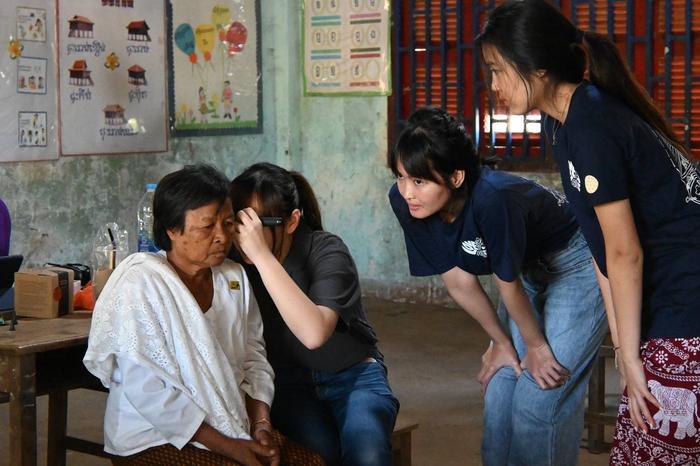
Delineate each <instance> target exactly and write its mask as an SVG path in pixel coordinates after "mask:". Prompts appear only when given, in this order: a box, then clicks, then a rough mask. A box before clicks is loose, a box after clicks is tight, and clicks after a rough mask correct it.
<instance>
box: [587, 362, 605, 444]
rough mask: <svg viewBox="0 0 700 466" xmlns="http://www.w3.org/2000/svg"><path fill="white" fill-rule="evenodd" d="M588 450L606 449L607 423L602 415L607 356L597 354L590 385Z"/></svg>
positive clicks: (603, 411) (603, 410)
mask: <svg viewBox="0 0 700 466" xmlns="http://www.w3.org/2000/svg"><path fill="white" fill-rule="evenodd" d="M588 412H589V413H590V417H589V420H588V451H589V452H591V453H602V452H603V451H605V441H604V435H605V424H604V423H603V421H602V419H601V416H602V415H603V414H604V413H605V358H604V357H601V356H596V360H595V362H594V363H593V372H592V374H591V381H590V382H589V385H588Z"/></svg>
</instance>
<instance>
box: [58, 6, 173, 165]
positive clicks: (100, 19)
mask: <svg viewBox="0 0 700 466" xmlns="http://www.w3.org/2000/svg"><path fill="white" fill-rule="evenodd" d="M58 7H59V8H58V11H59V16H58V28H57V31H58V44H59V47H58V49H59V52H58V75H59V105H60V110H59V111H60V122H61V135H62V137H61V155H85V154H118V153H134V152H164V151H166V150H167V149H168V141H167V137H168V128H167V108H166V78H165V72H166V71H165V70H166V35H165V20H166V11H165V1H164V0H99V1H98V0H93V1H90V2H85V1H84V0H58Z"/></svg>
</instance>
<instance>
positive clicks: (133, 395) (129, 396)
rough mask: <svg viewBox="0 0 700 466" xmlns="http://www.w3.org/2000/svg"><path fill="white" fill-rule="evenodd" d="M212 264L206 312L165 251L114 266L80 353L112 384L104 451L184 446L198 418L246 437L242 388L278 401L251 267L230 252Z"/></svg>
mask: <svg viewBox="0 0 700 466" xmlns="http://www.w3.org/2000/svg"><path fill="white" fill-rule="evenodd" d="M212 274H213V276H212V278H213V283H214V298H213V300H212V305H211V308H210V309H208V310H207V311H206V312H205V313H203V312H202V310H201V309H200V307H199V305H198V304H197V302H196V300H195V299H194V297H193V296H192V294H191V293H190V292H189V290H188V289H187V288H186V287H185V285H184V284H183V283H182V281H181V280H180V278H179V277H178V276H177V274H176V273H175V271H174V270H173V268H172V267H171V266H170V264H169V263H168V261H167V259H166V257H165V256H164V255H162V254H150V253H138V254H133V255H131V256H129V257H128V258H126V259H125V260H124V261H123V262H122V263H121V264H119V266H118V267H117V268H116V269H115V270H114V272H113V273H112V276H111V277H110V279H109V281H108V282H107V284H106V286H105V288H104V290H103V291H102V293H101V295H100V297H99V299H98V301H97V303H96V305H95V311H94V313H93V317H92V327H91V330H90V338H89V342H88V350H87V353H86V354H85V358H84V359H83V362H84V364H85V366H86V367H87V368H88V370H89V371H90V372H92V373H93V374H94V375H95V376H97V377H98V378H99V379H100V380H101V381H102V384H103V385H104V386H105V387H107V388H109V390H110V393H109V397H108V399H107V407H106V410H105V424H104V431H105V451H107V452H108V453H112V454H116V455H121V456H126V455H131V454H134V453H137V452H139V451H142V450H145V449H147V448H150V447H153V446H157V445H163V444H165V443H171V444H173V445H174V446H176V447H178V448H182V447H183V446H185V445H186V444H187V443H188V442H189V440H190V439H191V438H192V436H193V435H194V434H195V432H196V431H197V429H198V428H199V426H200V425H201V423H202V421H206V422H207V423H208V424H209V425H211V426H212V427H214V428H215V429H217V430H218V431H219V432H221V433H222V434H224V435H226V436H229V437H233V438H250V437H249V435H248V432H249V421H248V416H247V413H246V409H245V395H246V394H247V395H248V396H250V397H251V398H253V399H256V400H260V401H263V402H265V403H267V404H268V405H270V404H271V403H272V397H273V394H274V386H273V372H272V368H271V367H270V365H269V363H268V362H267V359H266V354H265V345H264V341H263V337H262V320H261V318H260V313H259V310H258V306H257V303H256V301H255V296H254V295H253V292H252V289H251V288H250V285H249V282H248V277H247V276H246V274H245V272H244V271H243V268H242V267H241V266H240V265H239V264H236V263H234V262H232V261H229V260H226V261H225V262H224V263H223V264H222V265H220V266H218V267H214V268H212ZM195 445H196V446H199V447H203V446H202V445H199V444H195Z"/></svg>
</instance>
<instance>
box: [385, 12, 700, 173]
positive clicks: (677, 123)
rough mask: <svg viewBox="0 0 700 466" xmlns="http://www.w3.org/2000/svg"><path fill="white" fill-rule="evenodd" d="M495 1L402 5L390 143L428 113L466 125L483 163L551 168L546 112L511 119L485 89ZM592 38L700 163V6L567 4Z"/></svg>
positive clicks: (398, 14)
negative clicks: (483, 36) (479, 42)
mask: <svg viewBox="0 0 700 466" xmlns="http://www.w3.org/2000/svg"><path fill="white" fill-rule="evenodd" d="M499 3H501V2H500V1H494V0H394V1H393V3H392V9H393V20H394V24H393V33H392V36H393V54H394V56H393V80H394V81H393V82H394V83H395V87H394V89H395V92H394V95H393V96H392V97H391V98H390V99H389V116H390V121H391V124H390V128H389V141H390V142H389V143H390V144H393V142H394V140H395V136H396V132H397V131H398V129H400V123H401V121H402V120H405V119H406V118H407V117H408V116H409V115H410V114H411V112H412V111H413V110H415V109H416V108H418V107H421V106H424V105H433V106H438V107H442V108H444V109H445V110H447V111H448V112H450V113H451V114H453V115H456V116H458V117H460V118H462V119H463V120H464V122H465V124H466V125H467V127H469V128H470V129H471V132H472V135H473V138H474V141H475V143H476V144H477V147H478V148H479V150H480V151H481V153H482V154H484V155H489V156H496V157H498V158H499V159H500V160H501V162H500V164H501V166H502V167H503V168H513V169H520V170H522V169H525V170H532V169H542V168H549V167H553V166H554V165H553V162H552V160H551V156H550V155H549V154H548V149H547V147H546V145H545V142H544V137H540V129H541V126H540V115H539V113H538V112H532V114H530V115H527V116H525V117H523V116H518V115H509V114H508V111H507V109H505V108H500V107H498V106H497V105H494V104H493V103H492V102H491V100H490V96H489V93H488V89H487V88H486V83H485V82H484V79H483V76H482V73H481V69H480V61H479V57H478V56H476V54H475V53H474V38H475V37H476V35H477V34H478V32H479V30H480V29H481V25H482V24H483V21H484V20H485V18H486V16H487V14H488V12H489V11H490V10H491V9H492V8H493V7H495V6H496V5H497V4H499ZM553 4H555V5H556V6H557V7H559V8H560V9H561V11H562V12H563V13H564V14H565V15H566V16H567V17H569V18H570V19H571V20H572V21H573V22H574V24H576V25H577V26H578V27H579V28H581V29H584V30H593V31H596V32H599V33H602V34H607V35H608V37H609V38H610V39H611V40H613V41H614V42H615V43H616V44H617V45H618V47H620V50H621V52H622V53H623V56H624V57H626V59H627V62H628V63H629V65H630V67H631V68H632V70H633V71H634V73H635V75H636V77H637V79H638V80H639V81H640V82H641V83H642V84H644V85H645V86H646V88H647V90H648V91H649V93H650V94H651V96H652V97H653V98H654V100H655V102H656V103H657V105H658V106H659V108H660V109H661V110H662V112H663V113H664V114H665V115H666V118H668V119H669V121H671V123H672V125H673V128H674V130H675V131H676V133H677V134H678V135H679V136H680V137H681V139H682V141H683V142H684V143H685V145H686V147H688V148H689V149H690V152H691V155H692V157H693V158H695V159H700V2H697V0H609V1H604V0H568V1H567V0H560V1H554V2H553Z"/></svg>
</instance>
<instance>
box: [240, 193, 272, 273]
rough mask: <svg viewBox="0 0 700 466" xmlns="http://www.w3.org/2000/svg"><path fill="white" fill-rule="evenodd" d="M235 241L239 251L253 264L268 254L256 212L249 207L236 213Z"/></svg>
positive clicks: (268, 250) (268, 249)
mask: <svg viewBox="0 0 700 466" xmlns="http://www.w3.org/2000/svg"><path fill="white" fill-rule="evenodd" d="M234 237H235V241H236V244H237V246H238V248H239V249H240V251H241V252H242V253H243V254H245V256H246V257H247V258H248V260H250V261H251V262H252V263H253V264H255V263H256V261H257V260H258V259H259V258H260V257H261V256H263V255H264V254H270V253H271V252H270V246H269V245H268V243H267V241H266V240H265V232H264V230H263V225H262V222H261V221H260V217H258V214H257V212H255V210H253V209H252V208H250V207H246V208H245V209H243V210H239V211H238V212H237V213H236V230H235V233H234Z"/></svg>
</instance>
